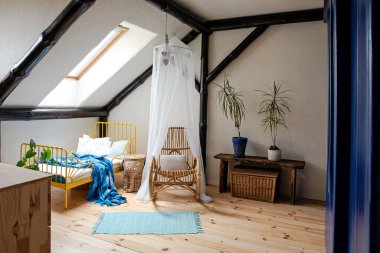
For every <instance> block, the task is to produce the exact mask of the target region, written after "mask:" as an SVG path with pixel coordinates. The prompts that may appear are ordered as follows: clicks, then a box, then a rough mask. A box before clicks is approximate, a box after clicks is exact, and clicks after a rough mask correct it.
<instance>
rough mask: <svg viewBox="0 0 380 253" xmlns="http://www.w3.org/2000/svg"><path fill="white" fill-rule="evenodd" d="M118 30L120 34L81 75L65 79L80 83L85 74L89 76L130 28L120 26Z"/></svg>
mask: <svg viewBox="0 0 380 253" xmlns="http://www.w3.org/2000/svg"><path fill="white" fill-rule="evenodd" d="M118 28H120V32H119V34H118V35H116V36H115V38H113V39H112V40H111V41H110V42H109V43H108V45H107V46H105V47H104V48H103V49H102V50H101V51H100V52H99V53H98V54H97V56H96V57H95V58H94V59H93V60H91V61H90V62H89V63H88V64H87V66H86V67H85V68H83V70H82V71H81V72H80V73H79V75H78V76H70V75H68V76H66V77H65V79H72V80H76V81H79V80H80V79H81V78H82V77H83V76H84V75H85V74H87V72H88V71H90V69H91V68H92V67H93V66H94V65H95V64H96V63H97V62H98V61H99V60H100V59H101V58H102V57H103V56H104V55H105V54H106V53H107V52H108V51H109V50H110V49H111V48H112V47H113V46H114V45H115V44H116V43H117V42H118V41H119V40H120V39H121V38H122V37H123V36H124V35H125V34H126V33H127V32H128V30H129V28H128V27H125V26H122V25H119V26H118Z"/></svg>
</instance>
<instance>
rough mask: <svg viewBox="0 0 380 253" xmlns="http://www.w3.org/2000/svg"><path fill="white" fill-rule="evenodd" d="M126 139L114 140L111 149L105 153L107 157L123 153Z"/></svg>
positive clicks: (126, 142) (126, 143)
mask: <svg viewBox="0 0 380 253" xmlns="http://www.w3.org/2000/svg"><path fill="white" fill-rule="evenodd" d="M128 143H129V141H128V140H121V141H114V142H113V143H112V146H111V150H110V152H109V153H108V155H107V158H110V159H111V158H112V157H114V156H115V155H118V154H121V153H123V151H124V150H125V147H126V146H127V145H128Z"/></svg>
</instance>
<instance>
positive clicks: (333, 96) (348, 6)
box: [325, 0, 380, 253]
mask: <svg viewBox="0 0 380 253" xmlns="http://www.w3.org/2000/svg"><path fill="white" fill-rule="evenodd" d="M325 7H326V19H327V22H328V28H329V31H328V32H329V57H330V67H329V69H330V81H329V94H330V95H329V149H328V152H329V155H328V173H327V182H328V183H327V207H326V248H327V252H334V253H335V252H336V253H341V252H353V253H354V252H355V253H356V252H357V253H367V252H380V247H379V245H380V234H379V216H380V213H379V211H380V209H379V202H380V201H379V200H378V199H379V198H380V195H379V193H380V191H379V189H380V177H379V176H380V173H379V170H380V167H379V162H378V160H379V159H380V152H379V147H378V145H377V143H380V139H379V131H380V128H379V122H380V114H379V111H380V93H379V91H380V89H379V85H380V83H379V81H380V79H379V77H380V68H379V67H380V65H379V60H380V56H379V47H380V44H379V43H380V41H379V39H378V37H379V33H380V30H379V22H380V18H379V16H380V12H379V11H380V9H379V1H378V0H331V1H327V2H326V6H325ZM376 196H378V197H377V198H376Z"/></svg>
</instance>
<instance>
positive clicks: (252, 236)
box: [51, 173, 325, 253]
mask: <svg viewBox="0 0 380 253" xmlns="http://www.w3.org/2000/svg"><path fill="white" fill-rule="evenodd" d="M116 183H117V185H118V186H119V187H120V186H121V175H120V173H118V174H117V175H116ZM86 192H87V191H86V190H84V189H82V190H72V191H71V193H70V198H69V209H68V210H64V209H63V191H62V190H60V189H57V188H52V226H51V236H52V252H65V253H67V252H70V253H74V252H91V253H96V252H149V253H150V252H202V253H203V252H205V253H208V252H219V253H221V252H234V253H235V252H238V253H240V252H242V253H243V252H266V253H267V252H318V253H321V252H325V249H324V241H325V237H324V233H325V226H324V220H325V218H324V217H325V208H324V205H323V203H321V202H313V201H306V200H300V201H299V202H298V203H297V205H295V206H292V205H289V204H288V203H287V202H286V201H280V203H276V204H270V203H263V202H258V201H253V200H246V199H238V198H233V197H231V195H230V193H223V194H220V193H219V192H218V191H217V188H216V187H212V186H210V187H208V193H209V195H211V196H212V197H213V199H214V202H213V203H210V204H201V203H199V202H196V201H195V199H194V198H193V197H192V196H191V195H190V194H187V193H185V192H184V191H182V190H176V191H168V192H163V193H160V194H158V199H157V201H156V202H155V203H139V202H138V201H136V200H135V194H131V193H128V194H126V193H123V195H124V196H126V197H127V198H128V203H127V204H125V205H121V206H118V207H101V206H99V205H97V204H94V203H89V202H87V201H85V200H84V198H85V195H86ZM120 192H122V190H120ZM120 211H125V212H135V211H198V212H200V218H201V222H202V226H203V228H204V232H203V233H201V234H195V235H92V234H91V232H92V227H93V225H94V224H95V222H96V221H97V218H98V216H99V213H101V212H120Z"/></svg>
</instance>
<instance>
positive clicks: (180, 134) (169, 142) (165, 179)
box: [149, 127, 201, 200]
mask: <svg viewBox="0 0 380 253" xmlns="http://www.w3.org/2000/svg"><path fill="white" fill-rule="evenodd" d="M161 155H184V156H185V157H186V161H187V168H186V169H170V170H167V169H165V168H161V165H160V160H159V159H158V158H157V157H155V156H153V157H152V160H151V164H150V175H149V191H150V196H151V197H152V199H153V200H154V199H155V198H156V196H157V193H158V192H159V191H161V190H164V189H166V188H168V187H171V186H179V187H182V188H184V189H186V190H189V191H191V192H193V193H194V194H195V197H196V199H197V200H199V196H200V193H201V171H200V168H201V167H200V162H199V157H196V156H193V154H192V153H191V150H190V147H189V144H188V142H187V137H186V134H185V129H184V128H183V127H169V129H168V133H167V138H166V141H165V144H164V146H163V148H162V149H161Z"/></svg>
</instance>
